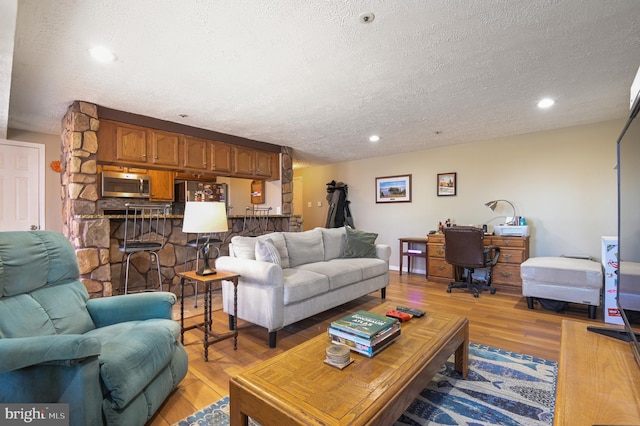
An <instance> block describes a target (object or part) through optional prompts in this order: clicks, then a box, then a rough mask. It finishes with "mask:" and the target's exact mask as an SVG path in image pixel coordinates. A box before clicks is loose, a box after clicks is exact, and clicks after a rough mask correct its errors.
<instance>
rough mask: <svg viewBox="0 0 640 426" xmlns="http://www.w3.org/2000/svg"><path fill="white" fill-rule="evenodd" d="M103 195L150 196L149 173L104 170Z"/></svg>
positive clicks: (102, 178) (102, 180)
mask: <svg viewBox="0 0 640 426" xmlns="http://www.w3.org/2000/svg"><path fill="white" fill-rule="evenodd" d="M100 183H101V188H102V196H103V197H125V198H149V175H145V174H139V173H119V172H102V175H101V181H100Z"/></svg>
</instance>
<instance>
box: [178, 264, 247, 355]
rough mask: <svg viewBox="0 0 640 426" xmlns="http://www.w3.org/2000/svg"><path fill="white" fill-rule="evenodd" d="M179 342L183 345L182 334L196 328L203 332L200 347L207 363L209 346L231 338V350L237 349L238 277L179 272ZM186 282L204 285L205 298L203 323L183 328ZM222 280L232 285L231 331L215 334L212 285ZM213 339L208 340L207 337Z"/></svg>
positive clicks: (219, 273) (223, 274) (228, 274)
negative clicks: (190, 281)
mask: <svg viewBox="0 0 640 426" xmlns="http://www.w3.org/2000/svg"><path fill="white" fill-rule="evenodd" d="M178 275H180V341H181V342H182V343H183V344H184V332H185V331H187V330H192V329H194V328H197V329H199V330H202V331H203V332H204V340H203V343H202V345H203V346H204V360H205V361H209V345H211V344H213V343H216V342H219V341H221V340H224V339H228V338H229V337H233V349H234V350H237V349H238V320H237V318H238V316H237V315H236V312H237V311H238V278H239V277H240V275H238V274H233V273H230V272H224V271H221V270H218V272H217V273H216V274H213V275H206V276H201V275H198V274H196V271H190V272H180V273H179V274H178ZM186 280H192V281H196V282H201V283H203V284H204V288H205V296H204V321H203V322H201V323H198V324H193V325H190V326H188V327H185V326H184V283H185V281H186ZM223 280H226V281H231V282H232V283H233V331H229V332H227V333H222V334H220V333H216V332H214V331H213V330H212V328H211V324H212V319H211V314H212V313H213V306H212V304H211V293H212V284H214V283H217V282H221V281H223ZM210 336H211V337H213V339H212V340H209V337H210Z"/></svg>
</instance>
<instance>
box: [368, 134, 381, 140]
mask: <svg viewBox="0 0 640 426" xmlns="http://www.w3.org/2000/svg"><path fill="white" fill-rule="evenodd" d="M379 140H380V136H378V135H371V136H369V142H378V141H379Z"/></svg>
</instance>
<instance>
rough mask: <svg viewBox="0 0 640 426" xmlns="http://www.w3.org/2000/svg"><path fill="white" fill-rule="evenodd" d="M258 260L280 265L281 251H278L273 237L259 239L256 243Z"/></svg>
mask: <svg viewBox="0 0 640 426" xmlns="http://www.w3.org/2000/svg"><path fill="white" fill-rule="evenodd" d="M256 260H259V261H261V262H270V263H275V264H276V265H280V263H281V259H280V253H279V252H278V249H277V248H276V246H275V245H274V244H273V240H272V239H271V238H267V239H265V240H258V242H257V243H256Z"/></svg>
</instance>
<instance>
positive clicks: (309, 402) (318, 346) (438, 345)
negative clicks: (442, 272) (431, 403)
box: [229, 302, 469, 425]
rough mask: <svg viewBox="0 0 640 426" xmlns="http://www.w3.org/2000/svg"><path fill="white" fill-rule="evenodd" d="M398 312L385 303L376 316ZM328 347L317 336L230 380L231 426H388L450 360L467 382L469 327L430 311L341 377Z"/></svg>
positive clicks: (460, 320) (455, 318) (322, 337)
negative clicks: (328, 360) (329, 360)
mask: <svg viewBox="0 0 640 426" xmlns="http://www.w3.org/2000/svg"><path fill="white" fill-rule="evenodd" d="M388 309H395V305H394V304H392V303H389V302H386V303H384V304H382V305H380V306H378V307H377V308H376V309H372V311H373V312H378V313H385V312H386V311H387V310H388ZM330 344H331V343H330V340H329V337H328V335H327V334H322V335H320V336H317V337H315V338H313V339H311V340H309V341H307V342H305V343H303V344H301V345H298V346H296V347H294V348H292V349H290V350H288V351H286V352H284V353H282V354H280V355H278V356H275V357H273V358H271V359H270V360H268V361H265V362H263V363H261V364H259V365H257V366H255V367H253V368H250V369H249V370H247V371H245V372H244V373H242V374H240V375H239V376H237V377H235V378H233V379H231V380H230V381H229V398H230V416H231V425H247V424H248V417H251V418H253V419H254V420H256V421H258V422H260V423H261V424H263V425H271V424H277V425H346V424H354V425H360V424H367V425H369V424H371V425H374V424H375V425H378V424H379V425H389V424H393V422H394V421H395V420H396V419H397V418H398V417H400V415H401V414H402V413H403V412H404V410H405V409H406V408H407V407H408V406H409V404H411V402H412V401H413V400H414V399H415V397H416V396H417V395H418V394H419V393H420V391H421V390H422V389H424V387H425V386H426V385H427V383H429V381H430V380H431V379H432V378H433V376H434V375H435V373H436V372H438V371H439V369H440V368H441V367H442V365H443V364H444V363H445V361H446V360H447V359H448V358H449V357H450V356H451V354H455V367H456V370H457V371H459V372H460V373H461V374H462V375H463V376H464V377H466V376H467V370H468V367H467V362H468V351H469V349H468V348H469V322H468V321H467V319H466V318H464V317H458V316H454V315H448V314H439V313H431V312H428V313H427V315H425V316H424V317H422V318H413V319H411V320H410V321H409V322H406V323H403V324H402V334H401V335H400V337H399V338H398V340H396V341H395V342H393V343H392V344H391V345H390V346H389V347H387V348H386V349H384V350H383V351H382V352H380V353H379V354H377V355H375V356H374V357H373V358H367V357H365V356H362V355H359V354H356V353H352V354H351V357H352V358H354V359H355V362H354V363H352V364H351V365H349V366H347V367H346V368H345V369H343V370H339V369H337V368H335V367H331V366H329V365H327V364H325V363H324V360H325V358H326V352H325V350H326V348H327V346H329V345H330Z"/></svg>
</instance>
